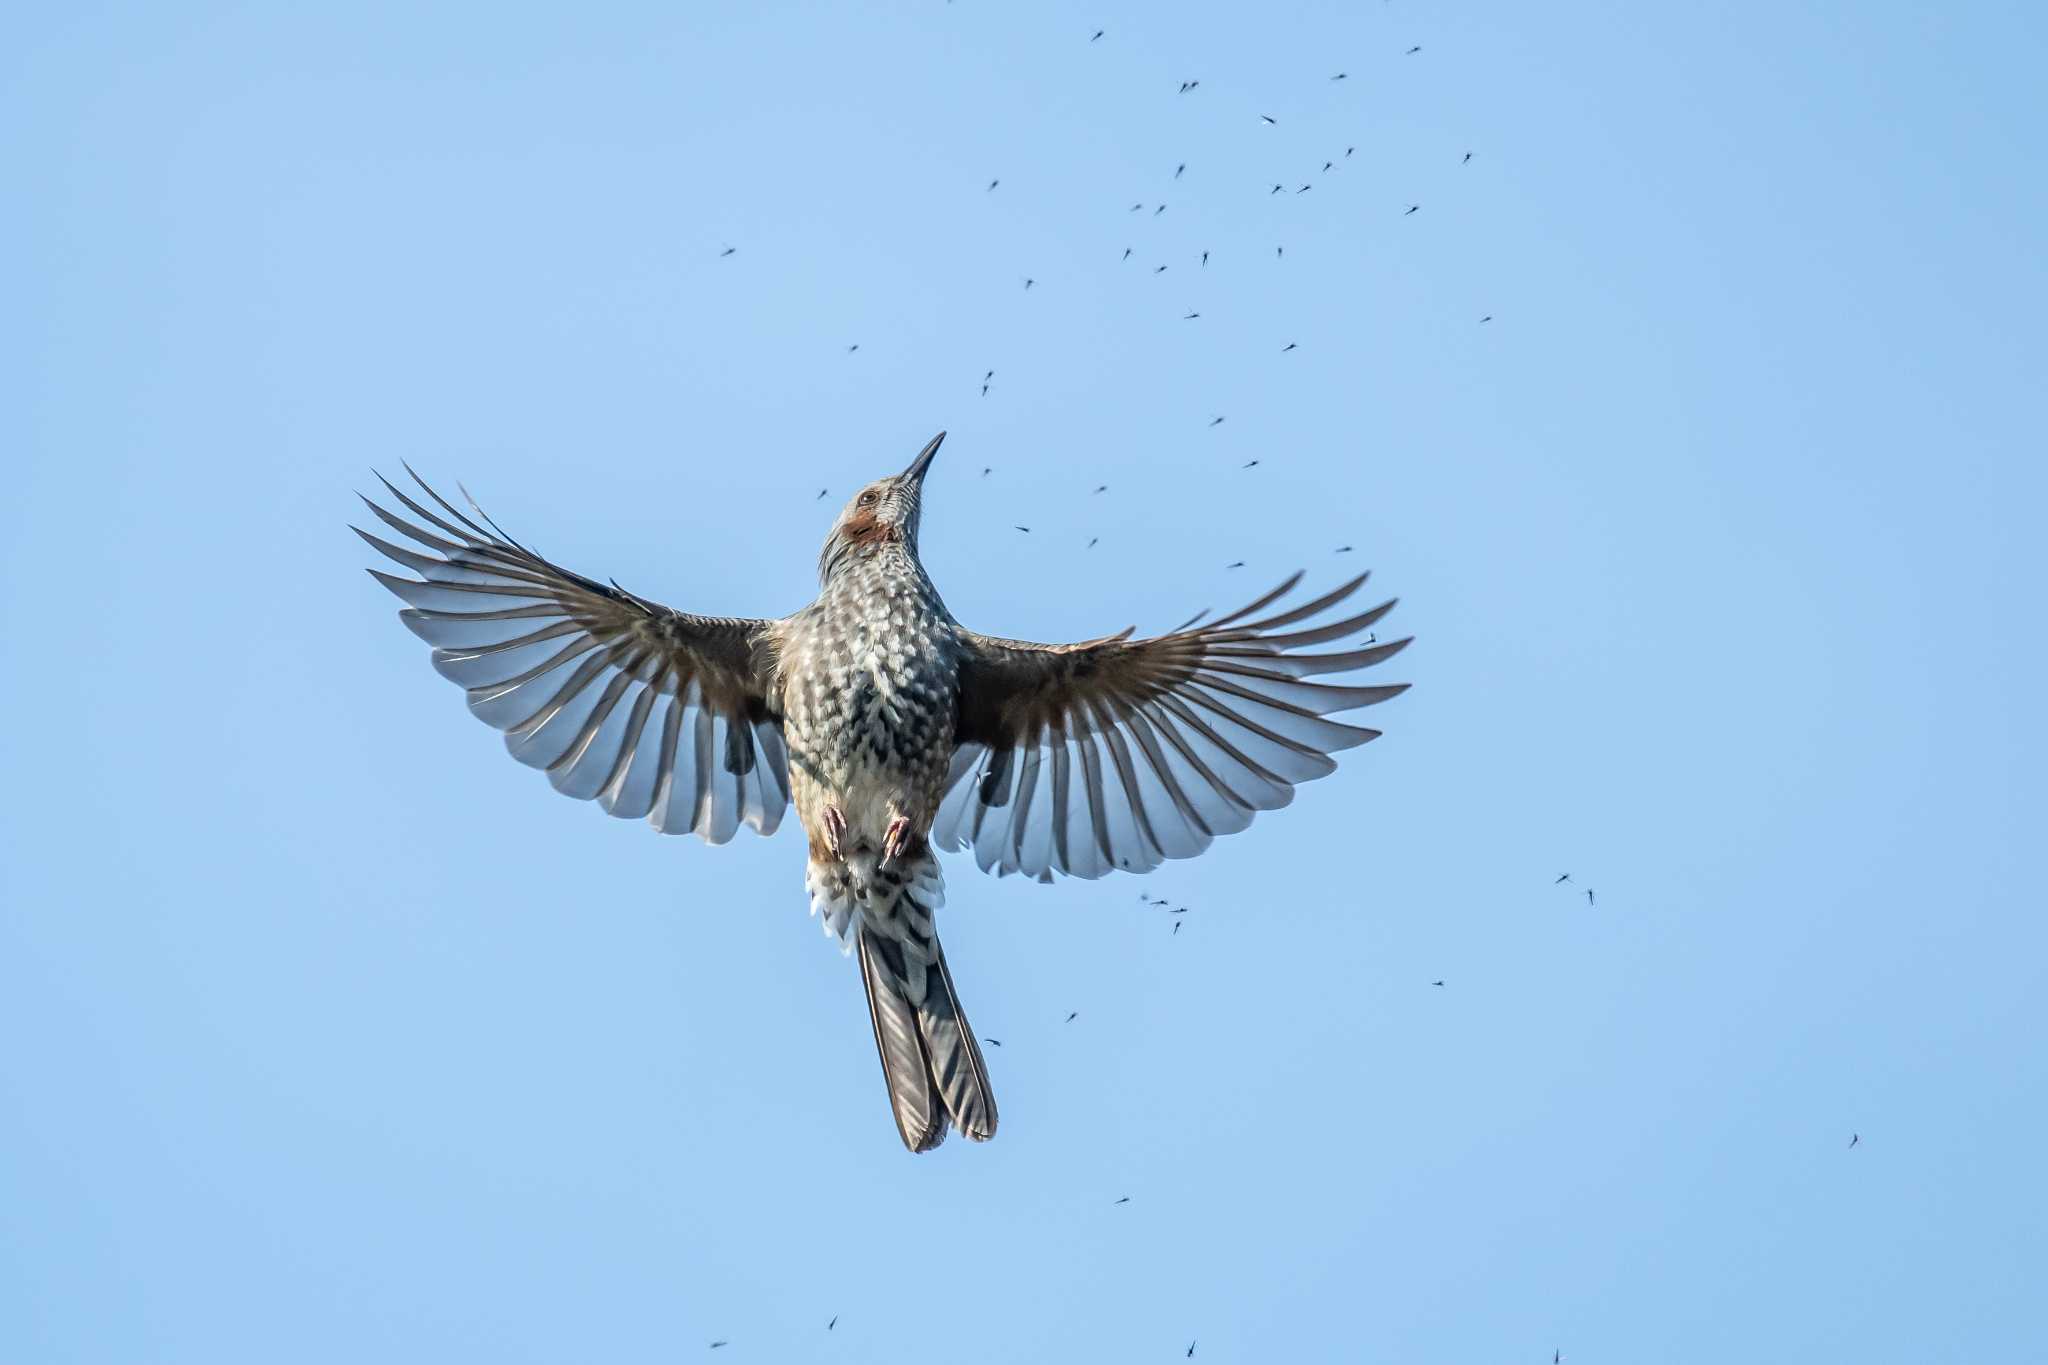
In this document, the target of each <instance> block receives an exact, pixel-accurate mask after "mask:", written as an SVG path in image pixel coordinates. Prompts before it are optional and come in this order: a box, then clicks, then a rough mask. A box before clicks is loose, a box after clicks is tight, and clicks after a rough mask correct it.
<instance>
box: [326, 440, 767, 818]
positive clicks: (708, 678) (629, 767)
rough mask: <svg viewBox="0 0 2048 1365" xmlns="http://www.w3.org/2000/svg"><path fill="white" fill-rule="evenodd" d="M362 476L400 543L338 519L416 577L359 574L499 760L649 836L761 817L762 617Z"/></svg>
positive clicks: (373, 505) (430, 493) (372, 505)
mask: <svg viewBox="0 0 2048 1365" xmlns="http://www.w3.org/2000/svg"><path fill="white" fill-rule="evenodd" d="M406 472H407V473H409V474H410V473H412V470H411V468H410V466H408V467H407V470H406ZM377 477H378V481H379V482H380V483H382V484H383V485H384V488H385V490H386V491H387V492H388V493H389V494H390V496H391V498H392V499H393V500H394V501H395V502H396V503H397V505H398V506H399V507H400V508H402V509H403V510H404V512H406V513H410V514H411V515H410V518H408V517H407V516H405V515H401V513H399V512H396V511H393V510H391V509H390V508H387V507H385V506H383V505H382V504H380V503H379V502H377V501H375V500H373V499H370V498H364V499H363V502H364V504H365V505H366V506H368V507H369V509H370V512H371V514H372V515H374V516H375V517H376V518H377V521H378V522H379V523H380V524H381V526H382V528H383V529H386V530H389V531H391V532H394V533H396V534H397V535H398V536H399V537H401V538H402V539H403V540H404V541H407V542H409V543H410V544H409V545H402V544H397V543H394V542H393V541H390V540H387V539H385V538H383V537H382V536H379V535H373V534H371V533H370V532H368V531H365V530H362V529H361V528H360V527H358V528H353V529H355V531H356V534H357V535H359V536H361V537H362V538H363V540H364V541H365V542H366V543H367V544H368V545H369V546H370V547H371V548H372V549H374V550H376V551H377V552H378V553H379V554H380V555H382V556H384V557H385V558H386V559H389V560H391V561H392V562H393V563H395V564H397V565H399V566H400V567H401V568H404V569H407V570H410V571H411V572H412V573H414V574H416V575H418V577H416V578H405V577H401V576H399V575H396V574H391V573H386V572H384V571H382V570H380V569H372V570H370V574H371V576H372V577H374V578H375V579H376V580H377V581H378V582H379V583H382V584H383V585H384V586H385V587H386V588H388V589H389V590H390V591H391V592H392V593H393V594H394V595H395V596H397V597H398V598H399V599H400V600H402V601H403V602H405V604H406V609H405V610H403V611H401V612H400V613H399V619H400V620H402V621H403V622H404V623H405V625H406V628H407V629H409V630H411V631H412V633H413V634H415V635H417V636H419V637H420V638H421V639H422V640H424V641H426V642H427V643H428V644H430V645H432V646H433V647H434V649H433V655H432V662H433V665H434V668H435V670H436V671H437V672H439V673H440V674H441V675H442V676H443V677H445V678H447V679H449V680H450V681H452V682H454V683H456V684H458V685H459V686H461V687H462V688H463V689H464V691H465V693H466V695H467V699H468V702H469V709H470V710H471V711H472V712H473V713H474V714H475V715H476V716H477V717H478V719H480V720H482V721H484V722H485V723H486V724H488V725H490V726H492V727H493V728H495V729H498V730H501V731H503V732H504V733H505V744H506V747H507V749H509V750H510V751H511V753H512V755H513V757H515V758H517V759H518V760H519V761H520V762H522V763H525V764H527V765H528V766H530V767H535V768H539V769H541V770H542V771H543V772H545V773H546V774H547V777H548V781H549V782H550V783H551V784H552V785H553V786H554V787H555V789H556V790H558V791H560V792H563V793H564V794H565V795H568V796H573V797H576V798H577V799H579V800H586V801H587V800H595V801H596V802H597V803H598V805H599V806H600V807H601V808H602V809H603V810H605V811H606V812H607V813H608V814H612V815H617V816H620V817H623V818H627V819H645V820H647V821H648V822H649V823H651V824H652V825H654V827H655V828H656V829H659V830H661V831H662V832H664V833H669V834H680V833H685V832H694V833H696V834H698V835H700V836H701V837H703V838H704V839H706V840H708V841H710V842H712V843H723V842H724V841H725V840H727V839H729V838H731V837H732V835H733V832H734V831H735V830H736V829H737V828H738V827H739V825H740V824H742V823H745V824H748V825H751V826H752V827H753V828H755V829H757V830H759V831H760V832H762V833H764V834H766V833H772V832H773V831H774V829H775V828H776V826H777V825H778V824H780V822H781V820H782V816H783V813H784V812H785V811H786V810H787V809H788V806H789V755H788V751H787V748H786V747H785V745H784V742H783V738H782V718H781V716H780V714H779V713H778V711H777V708H776V707H775V706H774V704H773V700H772V691H771V682H770V679H771V676H772V672H773V659H774V653H775V646H776V629H777V623H776V622H772V621H760V620H748V619H741V618H735V617H710V616H693V615H690V614H689V613H686V612H679V611H674V610H671V609H670V608H668V607H664V606H662V605H661V604H660V603H658V602H652V601H649V600H648V599H646V598H644V597H640V596H638V595H636V594H634V593H630V592H627V591H626V590H625V589H623V588H620V587H618V586H617V585H616V584H612V585H606V584H603V583H599V582H597V581H596V580H594V579H590V578H585V577H583V576H582V575H581V574H577V573H573V572H571V571H570V570H568V569H564V568H562V567H560V566H559V565H556V564H553V563H550V562H549V561H548V560H546V559H543V558H541V557H540V556H539V555H537V554H535V553H533V552H532V551H531V550H529V549H527V548H526V547H525V546H524V545H521V544H520V543H519V542H518V541H516V540H514V539H512V538H511V537H510V536H508V535H506V534H505V533H504V531H503V530H501V529H500V528H499V527H498V524H497V523H496V522H495V521H493V520H491V518H490V517H489V516H488V515H487V514H486V513H485V512H484V511H483V509H482V508H480V507H478V506H477V505H476V503H475V501H474V500H473V499H472V500H470V503H469V505H470V513H474V516H472V515H470V513H465V512H463V511H461V510H460V509H459V508H457V507H456V506H455V505H454V504H453V503H451V502H449V501H448V499H446V498H444V497H442V496H441V495H440V494H439V493H437V492H435V491H434V490H433V489H432V488H431V487H429V486H428V485H427V484H426V483H425V481H423V480H421V479H420V477H419V475H417V474H413V480H414V482H415V483H418V484H419V488H420V491H421V492H422V493H423V494H424V495H425V498H426V501H425V502H422V501H419V500H417V499H415V498H414V497H412V496H410V495H409V494H407V493H406V492H405V491H404V490H403V489H401V488H399V487H398V486H397V485H396V484H394V483H392V482H391V481H390V480H389V479H386V478H384V477H383V476H382V475H381V474H380V475H378V476H377ZM463 496H464V497H465V498H466V499H467V498H468V494H467V492H466V491H465V492H464V495H463ZM429 504H431V506H430V505H429ZM435 508H438V509H439V510H438V511H436V510H434V509H435ZM413 547H417V548H413Z"/></svg>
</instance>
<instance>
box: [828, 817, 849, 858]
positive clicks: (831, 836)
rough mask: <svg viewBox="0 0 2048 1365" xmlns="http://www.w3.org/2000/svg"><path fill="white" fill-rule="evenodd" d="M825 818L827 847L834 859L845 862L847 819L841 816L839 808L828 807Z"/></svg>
mask: <svg viewBox="0 0 2048 1365" xmlns="http://www.w3.org/2000/svg"><path fill="white" fill-rule="evenodd" d="M823 818H824V825H825V847H826V848H827V849H829V850H831V853H832V856H833V857H835V858H838V859H840V860H842V861H844V860H845V858H846V848H845V841H846V817H845V816H844V815H842V814H840V812H839V807H837V806H827V807H825V814H824V817H823Z"/></svg>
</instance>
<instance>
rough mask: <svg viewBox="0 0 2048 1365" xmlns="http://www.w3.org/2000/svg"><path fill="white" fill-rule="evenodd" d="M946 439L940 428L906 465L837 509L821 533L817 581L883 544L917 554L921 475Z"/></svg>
mask: <svg viewBox="0 0 2048 1365" xmlns="http://www.w3.org/2000/svg"><path fill="white" fill-rule="evenodd" d="M945 439H946V433H945V432H943V431H942V432H940V433H939V434H938V435H936V436H934V437H932V439H931V441H930V443H928V444H927V445H926V446H925V448H924V449H923V450H921V451H919V452H918V453H917V458H916V459H914V460H912V461H911V462H910V467H909V468H908V469H905V470H904V471H903V472H902V473H901V474H892V475H890V476H889V477H888V478H886V479H877V480H875V481H874V482H873V483H871V484H869V485H868V486H867V487H865V488H863V489H861V490H860V492H858V493H856V494H854V495H853V498H852V499H851V500H850V501H849V502H848V503H847V504H846V506H845V507H843V508H841V509H840V512H839V520H837V521H835V522H833V523H832V534H830V535H829V536H827V537H825V549H824V551H823V553H821V554H820V555H819V556H818V579H819V581H820V582H830V581H831V578H832V575H833V574H834V573H836V572H837V571H838V570H839V568H840V567H841V566H842V565H844V564H846V563H849V562H850V561H852V560H854V559H856V558H859V557H861V556H863V555H866V554H869V553H872V552H874V551H876V550H879V549H881V548H883V547H884V546H888V545H900V546H902V547H903V548H904V549H906V550H908V551H909V552H910V553H911V554H912V555H915V554H916V553H917V519H918V507H919V501H920V499H921V497H922V495H923V492H924V475H925V471H926V470H928V469H930V468H931V465H932V457H933V456H934V455H937V454H938V453H939V442H941V441H943V440H945Z"/></svg>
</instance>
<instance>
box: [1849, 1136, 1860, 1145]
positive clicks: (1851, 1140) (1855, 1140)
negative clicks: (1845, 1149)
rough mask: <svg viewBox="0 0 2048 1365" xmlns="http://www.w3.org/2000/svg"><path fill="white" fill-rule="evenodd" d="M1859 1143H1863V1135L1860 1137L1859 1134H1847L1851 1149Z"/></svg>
mask: <svg viewBox="0 0 2048 1365" xmlns="http://www.w3.org/2000/svg"><path fill="white" fill-rule="evenodd" d="M1861 1141H1863V1135H1862V1134H1861V1133H1851V1134H1849V1145H1850V1146H1851V1147H1854V1146H1855V1145H1856V1144H1857V1143H1859V1142H1861Z"/></svg>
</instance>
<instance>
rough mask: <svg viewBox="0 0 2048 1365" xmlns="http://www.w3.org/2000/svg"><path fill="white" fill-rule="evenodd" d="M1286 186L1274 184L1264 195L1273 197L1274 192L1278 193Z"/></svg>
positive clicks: (1269, 197)
mask: <svg viewBox="0 0 2048 1365" xmlns="http://www.w3.org/2000/svg"><path fill="white" fill-rule="evenodd" d="M1286 188H1287V187H1286V186H1285V185H1275V186H1274V187H1273V188H1272V189H1270V190H1268V191H1266V197H1267V198H1268V199H1271V198H1272V197H1273V196H1274V195H1276V194H1278V193H1280V191H1282V190H1284V189H1286Z"/></svg>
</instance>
